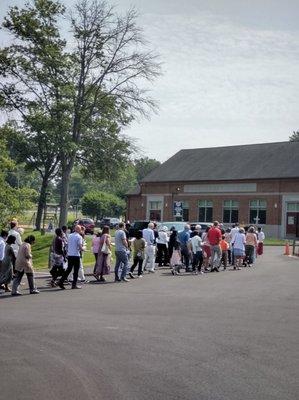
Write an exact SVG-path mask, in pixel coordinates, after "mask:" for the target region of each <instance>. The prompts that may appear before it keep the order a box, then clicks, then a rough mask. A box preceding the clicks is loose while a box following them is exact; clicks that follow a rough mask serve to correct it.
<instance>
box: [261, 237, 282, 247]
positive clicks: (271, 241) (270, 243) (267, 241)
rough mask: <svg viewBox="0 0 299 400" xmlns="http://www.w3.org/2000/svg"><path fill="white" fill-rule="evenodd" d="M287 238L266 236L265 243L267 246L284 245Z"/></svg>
mask: <svg viewBox="0 0 299 400" xmlns="http://www.w3.org/2000/svg"><path fill="white" fill-rule="evenodd" d="M285 242H286V241H285V240H283V239H275V238H266V239H265V242H264V245H265V246H283V245H284V244H285Z"/></svg>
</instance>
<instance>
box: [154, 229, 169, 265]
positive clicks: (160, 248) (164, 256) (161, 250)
mask: <svg viewBox="0 0 299 400" xmlns="http://www.w3.org/2000/svg"><path fill="white" fill-rule="evenodd" d="M166 232H167V226H162V227H161V228H160V229H159V231H158V237H157V239H156V243H157V262H158V266H159V267H162V266H163V265H164V266H166V265H168V263H169V260H168V249H167V246H168V236H167V233H166Z"/></svg>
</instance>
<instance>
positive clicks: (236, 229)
mask: <svg viewBox="0 0 299 400" xmlns="http://www.w3.org/2000/svg"><path fill="white" fill-rule="evenodd" d="M237 233H239V223H238V222H236V223H235V224H233V225H232V229H231V231H230V243H231V265H235V260H234V249H233V246H234V245H233V243H234V240H235V236H236V234H237Z"/></svg>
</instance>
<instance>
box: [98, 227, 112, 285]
mask: <svg viewBox="0 0 299 400" xmlns="http://www.w3.org/2000/svg"><path fill="white" fill-rule="evenodd" d="M110 267H111V236H110V228H109V226H107V225H105V226H104V227H103V231H102V235H101V237H100V243H99V249H98V259H97V262H96V268H95V274H94V276H95V278H96V280H98V281H99V282H106V279H105V278H104V275H109V274H110Z"/></svg>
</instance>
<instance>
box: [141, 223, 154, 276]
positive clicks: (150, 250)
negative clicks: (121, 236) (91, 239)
mask: <svg viewBox="0 0 299 400" xmlns="http://www.w3.org/2000/svg"><path fill="white" fill-rule="evenodd" d="M142 237H143V239H144V240H145V241H146V247H145V252H144V262H143V269H146V265H147V263H149V268H148V273H154V272H155V246H154V243H155V235H154V224H153V223H152V222H150V223H149V224H148V227H147V228H146V229H143V231H142Z"/></svg>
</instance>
